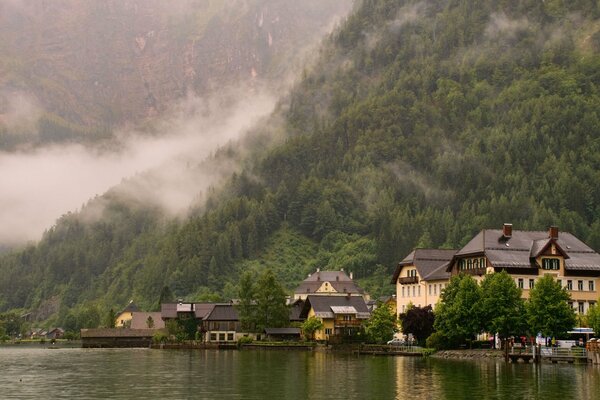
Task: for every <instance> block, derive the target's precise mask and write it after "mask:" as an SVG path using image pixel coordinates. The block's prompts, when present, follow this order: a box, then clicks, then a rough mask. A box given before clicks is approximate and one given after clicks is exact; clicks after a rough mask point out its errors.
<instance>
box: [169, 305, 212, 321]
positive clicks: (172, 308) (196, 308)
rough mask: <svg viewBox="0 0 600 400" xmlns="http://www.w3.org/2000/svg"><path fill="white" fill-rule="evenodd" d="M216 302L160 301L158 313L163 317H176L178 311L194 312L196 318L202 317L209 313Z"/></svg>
mask: <svg viewBox="0 0 600 400" xmlns="http://www.w3.org/2000/svg"><path fill="white" fill-rule="evenodd" d="M216 304H217V303H162V304H161V305H160V314H161V318H163V319H172V318H177V312H178V311H182V310H183V311H184V312H192V311H193V312H194V315H195V316H196V318H198V319H204V318H206V316H207V315H209V314H210V313H211V312H212V310H213V308H214V307H215V305H216Z"/></svg>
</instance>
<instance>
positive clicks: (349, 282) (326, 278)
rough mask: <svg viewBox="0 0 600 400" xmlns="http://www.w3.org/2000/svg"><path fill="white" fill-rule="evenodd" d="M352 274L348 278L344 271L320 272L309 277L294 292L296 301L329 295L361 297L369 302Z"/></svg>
mask: <svg viewBox="0 0 600 400" xmlns="http://www.w3.org/2000/svg"><path fill="white" fill-rule="evenodd" d="M352 278H353V277H352V272H350V276H348V275H347V274H346V273H345V272H344V270H341V271H320V270H319V269H317V272H315V273H314V274H310V275H308V278H306V279H305V280H304V281H302V283H300V285H298V287H297V288H296V290H294V299H302V300H304V299H306V297H307V296H309V295H329V296H347V295H350V296H361V297H365V300H368V295H366V294H365V291H364V290H362V289H361V288H360V287H358V286H357V285H356V283H354V280H353V279H352Z"/></svg>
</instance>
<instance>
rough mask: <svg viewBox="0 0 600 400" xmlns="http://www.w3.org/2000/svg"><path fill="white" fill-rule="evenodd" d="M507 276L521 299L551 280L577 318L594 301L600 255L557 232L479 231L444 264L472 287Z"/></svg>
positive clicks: (570, 236) (567, 234)
mask: <svg viewBox="0 0 600 400" xmlns="http://www.w3.org/2000/svg"><path fill="white" fill-rule="evenodd" d="M503 270H504V271H506V272H508V273H509V274H510V275H511V276H512V277H513V278H514V280H515V283H516V284H517V286H518V287H520V288H521V289H523V297H524V298H528V297H529V290H530V289H531V288H533V287H534V286H535V282H536V280H537V279H538V278H539V277H540V276H543V275H552V276H553V277H554V278H555V279H557V280H558V282H560V284H561V286H562V287H565V288H567V290H568V291H569V293H570V294H571V306H572V307H573V308H575V311H577V312H579V313H580V314H583V313H585V312H587V310H588V308H589V307H590V306H591V305H593V304H595V302H596V300H597V299H598V291H597V287H598V277H599V276H600V254H598V253H596V252H595V251H594V250H592V249H591V248H590V247H589V246H587V245H586V244H585V243H583V242H582V241H581V240H579V239H577V238H576V237H575V236H573V235H572V234H570V233H568V232H562V233H560V234H559V232H558V228H557V227H554V226H553V227H550V229H549V230H548V231H547V232H544V231H516V230H515V231H513V229H512V225H511V224H504V226H503V228H502V229H484V230H482V231H481V232H479V233H478V234H477V235H476V236H475V237H474V238H473V239H471V241H470V242H469V243H467V245H466V246H465V247H463V248H462V249H460V250H459V251H458V252H457V253H456V254H455V255H454V258H453V259H452V262H451V263H450V264H449V266H448V268H447V271H448V272H450V273H451V274H452V275H455V274H458V273H461V272H463V273H466V274H469V275H473V276H474V277H475V278H476V279H477V280H478V281H480V280H481V279H482V278H483V275H485V274H489V273H493V272H500V271H503Z"/></svg>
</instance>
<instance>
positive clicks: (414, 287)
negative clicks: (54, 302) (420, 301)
mask: <svg viewBox="0 0 600 400" xmlns="http://www.w3.org/2000/svg"><path fill="white" fill-rule="evenodd" d="M412 288H413V297H415V287H414V286H413V287H412Z"/></svg>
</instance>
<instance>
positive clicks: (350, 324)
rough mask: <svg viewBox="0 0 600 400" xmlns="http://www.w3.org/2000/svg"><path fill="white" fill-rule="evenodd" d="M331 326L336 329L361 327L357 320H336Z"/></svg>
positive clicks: (359, 321) (360, 322)
mask: <svg viewBox="0 0 600 400" xmlns="http://www.w3.org/2000/svg"><path fill="white" fill-rule="evenodd" d="M333 324H334V326H335V327H336V328H358V327H360V326H361V324H362V321H361V320H359V319H352V320H350V321H345V320H343V319H336V320H335V321H334V322H333Z"/></svg>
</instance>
